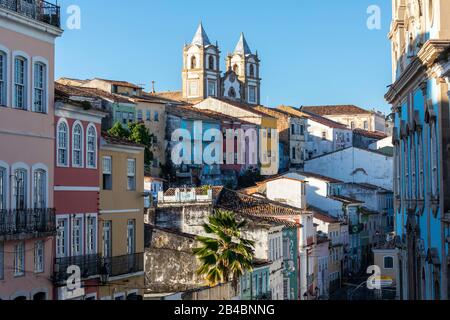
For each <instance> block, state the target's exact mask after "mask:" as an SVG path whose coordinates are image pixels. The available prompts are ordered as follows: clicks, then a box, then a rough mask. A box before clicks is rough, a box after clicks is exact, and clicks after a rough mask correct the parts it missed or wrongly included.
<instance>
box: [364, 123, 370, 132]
mask: <svg viewBox="0 0 450 320" xmlns="http://www.w3.org/2000/svg"><path fill="white" fill-rule="evenodd" d="M364 130H369V122H367V121H364Z"/></svg>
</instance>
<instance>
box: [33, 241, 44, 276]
mask: <svg viewBox="0 0 450 320" xmlns="http://www.w3.org/2000/svg"><path fill="white" fill-rule="evenodd" d="M44 272H45V242H44V241H42V240H39V241H36V242H35V243H34V273H44Z"/></svg>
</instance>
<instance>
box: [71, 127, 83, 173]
mask: <svg viewBox="0 0 450 320" xmlns="http://www.w3.org/2000/svg"><path fill="white" fill-rule="evenodd" d="M72 166H74V167H78V168H80V167H83V127H82V126H81V124H79V123H76V124H75V125H74V127H73V132H72Z"/></svg>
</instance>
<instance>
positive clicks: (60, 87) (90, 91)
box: [55, 82, 134, 104]
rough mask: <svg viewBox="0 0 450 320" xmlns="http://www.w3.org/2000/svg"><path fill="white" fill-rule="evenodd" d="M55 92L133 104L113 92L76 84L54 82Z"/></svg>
mask: <svg viewBox="0 0 450 320" xmlns="http://www.w3.org/2000/svg"><path fill="white" fill-rule="evenodd" d="M55 93H56V94H57V95H58V94H59V95H66V96H68V97H70V96H76V97H86V98H99V99H106V100H110V101H114V102H118V103H129V104H134V102H133V101H131V100H130V99H129V98H127V97H124V96H121V95H118V94H114V93H108V92H106V91H103V90H99V89H95V88H85V87H76V86H70V85H64V84H60V83H58V82H55Z"/></svg>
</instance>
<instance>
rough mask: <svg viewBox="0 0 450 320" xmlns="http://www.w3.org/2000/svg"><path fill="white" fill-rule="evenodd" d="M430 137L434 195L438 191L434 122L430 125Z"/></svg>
mask: <svg viewBox="0 0 450 320" xmlns="http://www.w3.org/2000/svg"><path fill="white" fill-rule="evenodd" d="M430 138H431V194H432V195H433V196H434V197H436V196H437V193H438V143H437V135H436V123H435V122H434V121H432V122H431V125H430Z"/></svg>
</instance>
